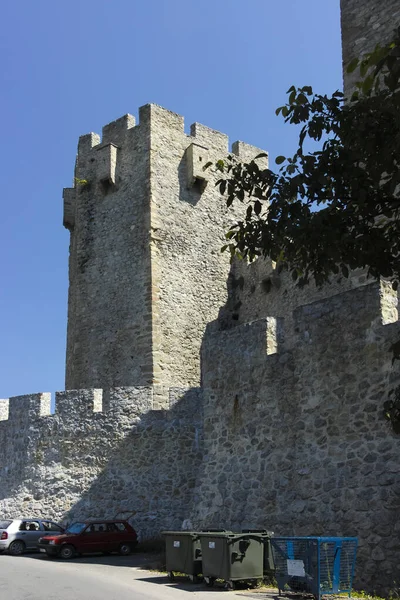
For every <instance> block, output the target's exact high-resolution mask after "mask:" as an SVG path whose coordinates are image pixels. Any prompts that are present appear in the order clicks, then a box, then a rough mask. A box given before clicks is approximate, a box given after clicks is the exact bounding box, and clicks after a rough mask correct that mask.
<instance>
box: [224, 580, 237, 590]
mask: <svg viewBox="0 0 400 600" xmlns="http://www.w3.org/2000/svg"><path fill="white" fill-rule="evenodd" d="M224 588H225V589H226V590H234V589H235V588H236V585H235V582H234V581H230V580H229V581H225V584H224Z"/></svg>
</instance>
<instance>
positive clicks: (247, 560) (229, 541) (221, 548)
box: [199, 532, 264, 589]
mask: <svg viewBox="0 0 400 600" xmlns="http://www.w3.org/2000/svg"><path fill="white" fill-rule="evenodd" d="M199 537H200V542H201V555H202V560H203V576H204V581H205V583H206V584H207V585H209V586H212V585H213V584H214V581H215V580H216V579H223V580H224V581H225V587H227V588H228V589H233V588H234V587H235V582H236V581H239V580H252V579H253V580H254V579H256V580H257V579H262V578H263V571H264V569H263V548H264V542H263V535H261V534H258V533H231V532H225V533H223V532H221V533H199Z"/></svg>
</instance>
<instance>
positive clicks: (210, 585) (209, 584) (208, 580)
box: [204, 577, 215, 587]
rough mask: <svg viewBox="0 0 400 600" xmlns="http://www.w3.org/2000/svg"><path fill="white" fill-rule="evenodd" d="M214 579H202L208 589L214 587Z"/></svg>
mask: <svg viewBox="0 0 400 600" xmlns="http://www.w3.org/2000/svg"><path fill="white" fill-rule="evenodd" d="M214 581H215V577H204V583H205V584H206V585H208V587H212V586H213V585H214Z"/></svg>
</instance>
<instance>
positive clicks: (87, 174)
mask: <svg viewBox="0 0 400 600" xmlns="http://www.w3.org/2000/svg"><path fill="white" fill-rule="evenodd" d="M157 129H162V135H163V138H164V139H165V141H166V143H171V141H172V140H173V138H176V137H177V136H178V137H179V136H182V137H184V138H186V141H187V144H188V145H193V144H194V145H195V146H197V147H200V148H202V150H203V153H202V154H203V155H204V160H203V156H199V155H196V156H195V157H194V158H193V155H192V154H191V155H190V160H191V162H192V163H193V162H194V161H196V162H195V164H194V170H195V171H201V169H202V167H203V166H204V164H205V163H206V162H207V161H208V160H209V158H211V159H214V160H217V159H218V158H224V157H225V156H226V155H227V154H228V152H229V138H228V136H227V135H226V134H224V133H221V132H220V131H216V130H215V129H211V128H209V127H206V126H205V125H202V124H200V123H193V124H192V125H191V126H190V135H186V134H185V131H184V118H183V117H181V116H180V115H178V114H176V113H174V112H172V111H169V110H167V109H165V108H162V107H161V106H158V105H156V104H147V105H145V106H142V107H141V108H139V123H138V125H136V120H135V117H134V116H132V115H130V114H126V115H124V116H123V117H120V118H119V119H117V120H115V121H112V122H111V123H108V124H107V125H105V126H104V127H103V129H102V136H101V137H100V135H98V134H97V133H88V134H86V135H82V136H80V138H79V142H78V153H77V161H76V168H75V174H74V183H75V184H74V186H73V187H72V188H64V192H63V198H64V226H65V227H66V228H67V229H72V228H73V227H74V225H75V214H74V212H75V202H76V194H77V193H79V192H80V191H83V190H84V189H85V187H86V186H87V185H93V184H94V183H95V182H100V183H102V184H103V185H107V184H109V185H115V183H116V171H117V160H118V150H119V149H122V148H127V150H128V151H130V152H132V153H133V154H134V153H135V152H141V153H146V152H147V151H148V150H149V148H148V144H147V141H148V139H149V137H150V132H151V131H154V130H157ZM134 137H135V138H137V144H134V143H133V144H132V140H133V138H134ZM204 151H205V153H204ZM231 152H232V154H235V155H236V156H237V157H238V158H239V159H240V160H244V161H247V160H252V159H253V158H254V157H255V156H256V155H257V154H260V153H261V152H265V151H264V150H261V149H260V148H257V147H255V146H252V145H250V144H246V143H244V142H241V141H236V142H233V143H232V149H231ZM199 159H200V161H202V162H201V164H199ZM263 162H264V164H265V166H266V165H267V161H266V160H265V159H263ZM261 164H262V163H261ZM198 167H199V169H198ZM192 170H193V166H192ZM207 177H208V174H207V173H206V174H205V173H204V171H201V178H202V179H206V178H207ZM189 185H191V182H190V181H189Z"/></svg>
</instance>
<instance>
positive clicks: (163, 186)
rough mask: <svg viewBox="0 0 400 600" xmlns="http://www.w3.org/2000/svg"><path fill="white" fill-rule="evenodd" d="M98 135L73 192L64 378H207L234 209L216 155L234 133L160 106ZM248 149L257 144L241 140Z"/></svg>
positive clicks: (97, 381) (86, 149) (134, 381)
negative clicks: (206, 348) (204, 352)
mask: <svg viewBox="0 0 400 600" xmlns="http://www.w3.org/2000/svg"><path fill="white" fill-rule="evenodd" d="M139 119H140V122H139V124H138V125H135V120H134V118H133V117H132V116H130V115H126V116H124V117H122V118H121V119H118V120H117V121H114V122H113V123H110V124H108V125H106V126H105V127H104V128H103V134H102V139H101V140H100V137H99V136H98V135H96V134H93V133H90V134H88V135H85V136H82V137H81V138H80V140H79V145H78V156H77V162H76V168H75V185H74V187H73V188H67V189H65V190H64V225H65V227H67V228H68V229H69V230H70V234H71V241H70V259H69V300H68V334H67V365H66V388H67V389H77V388H89V387H97V388H105V389H107V388H110V387H118V386H133V385H135V386H138V385H139V386H140V385H149V384H150V385H154V386H155V387H156V388H157V389H158V390H159V393H160V396H162V394H163V389H164V388H166V387H168V386H171V385H173V386H197V385H199V383H200V347H201V341H202V337H203V333H204V329H205V326H206V324H207V323H208V322H210V321H212V320H213V319H215V318H216V317H217V315H218V310H219V308H220V307H221V306H222V305H223V304H224V302H225V300H226V281H227V275H228V272H229V261H228V256H227V255H226V254H221V251H220V248H221V246H222V245H223V242H224V232H225V231H226V229H227V226H228V225H229V223H230V222H231V221H232V219H233V218H234V213H232V210H229V211H228V210H227V209H226V207H225V203H224V201H223V199H221V196H220V195H219V192H218V190H217V188H216V187H215V175H213V174H212V172H211V171H210V170H207V171H204V170H203V166H204V165H205V164H206V162H208V161H216V160H218V159H220V158H224V157H225V156H226V155H227V152H228V138H227V136H225V135H224V134H222V133H219V132H217V131H214V130H212V129H209V128H207V127H205V126H203V125H199V124H197V123H196V124H194V125H193V126H192V127H191V133H190V135H187V134H185V132H184V123H183V118H182V117H181V116H179V115H177V114H175V113H172V112H170V111H168V110H165V109H163V108H161V107H159V106H156V105H146V106H144V107H142V108H141V109H140V110H139ZM232 151H233V152H234V153H236V154H237V155H238V156H240V157H241V158H242V159H244V160H246V159H250V158H253V157H254V156H255V155H256V154H257V153H259V152H260V150H259V149H257V148H254V147H252V146H248V145H247V144H243V143H242V142H236V143H235V144H234V145H233V149H232Z"/></svg>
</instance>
